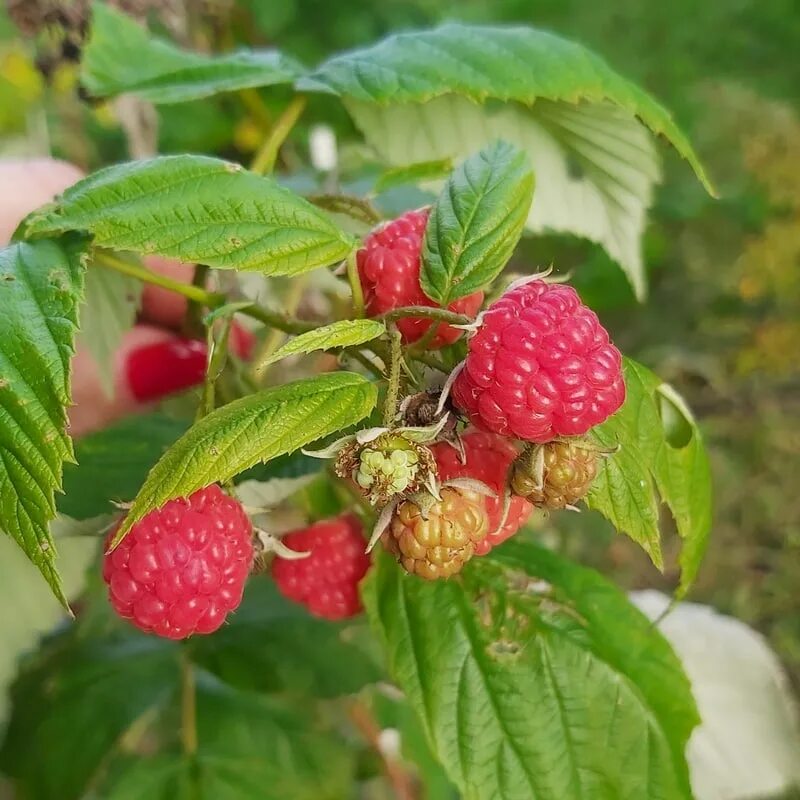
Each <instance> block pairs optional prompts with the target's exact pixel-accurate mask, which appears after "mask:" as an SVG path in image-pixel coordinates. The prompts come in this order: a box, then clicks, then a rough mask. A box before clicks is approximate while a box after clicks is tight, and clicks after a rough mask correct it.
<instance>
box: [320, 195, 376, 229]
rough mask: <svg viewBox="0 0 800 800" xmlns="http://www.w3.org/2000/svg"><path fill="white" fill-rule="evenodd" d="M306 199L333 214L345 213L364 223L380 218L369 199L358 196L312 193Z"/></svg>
mask: <svg viewBox="0 0 800 800" xmlns="http://www.w3.org/2000/svg"><path fill="white" fill-rule="evenodd" d="M306 200H308V202H309V203H313V204H314V205H315V206H319V207H320V208H324V209H325V210H326V211H332V212H333V213H334V214H347V216H348V217H352V218H353V219H357V220H358V221H359V222H363V223H365V224H366V225H370V226H372V225H377V224H378V223H379V222H380V221H381V219H382V217H381V214H380V211H378V209H377V208H375V206H374V205H372V203H370V202H369V200H362V199H361V198H360V197H352V196H351V195H348V194H312V195H309V196H308V197H307V198H306Z"/></svg>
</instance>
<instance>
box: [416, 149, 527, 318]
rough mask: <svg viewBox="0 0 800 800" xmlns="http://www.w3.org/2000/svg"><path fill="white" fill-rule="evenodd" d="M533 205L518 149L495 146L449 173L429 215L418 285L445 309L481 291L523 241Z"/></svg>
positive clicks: (521, 156) (525, 171) (498, 272)
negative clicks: (523, 231) (521, 239)
mask: <svg viewBox="0 0 800 800" xmlns="http://www.w3.org/2000/svg"><path fill="white" fill-rule="evenodd" d="M532 199H533V172H531V168H530V165H529V164H528V159H527V158H526V156H525V153H523V152H522V151H521V150H519V149H518V148H516V147H514V146H513V145H510V144H508V143H507V142H502V141H496V142H493V143H492V144H490V145H489V146H487V147H485V148H484V149H483V150H481V151H480V152H479V153H477V154H476V155H474V156H471V157H470V158H468V159H466V161H464V163H463V164H461V166H460V167H459V168H458V169H457V170H455V171H454V172H453V174H452V175H451V176H450V178H449V179H448V181H447V183H446V184H445V186H444V189H442V193H441V194H440V195H439V198H438V200H437V201H436V203H435V204H434V205H433V208H432V209H431V213H430V216H429V217H428V225H427V227H426V229H425V239H424V242H423V250H422V272H421V275H420V283H421V284H422V289H423V291H424V292H425V294H426V295H428V297H430V298H431V300H435V301H436V302H437V303H438V304H439V305H442V306H447V305H449V304H450V303H452V302H453V301H454V300H458V299H459V298H460V297H465V296H466V295H468V294H472V292H476V291H478V290H479V289H485V288H486V287H487V286H489V285H490V284H491V283H492V281H493V280H494V279H495V278H496V277H497V276H498V275H499V274H500V273H501V272H502V270H503V267H505V265H506V262H507V261H508V259H509V258H511V254H512V253H513V252H514V248H515V247H516V245H517V242H518V241H519V238H520V236H521V235H522V229H523V227H524V225H525V220H526V219H527V216H528V211H529V210H530V207H531V200H532Z"/></svg>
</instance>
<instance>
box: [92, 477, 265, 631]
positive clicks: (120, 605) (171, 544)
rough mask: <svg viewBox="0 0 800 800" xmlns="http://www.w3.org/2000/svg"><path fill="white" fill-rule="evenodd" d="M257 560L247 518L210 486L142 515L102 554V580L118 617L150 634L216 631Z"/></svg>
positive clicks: (229, 499)
mask: <svg viewBox="0 0 800 800" xmlns="http://www.w3.org/2000/svg"><path fill="white" fill-rule="evenodd" d="M114 533H116V530H114V531H112V533H111V534H110V535H109V540H108V541H109V542H110V541H111V539H113V537H114ZM252 562H253V542H252V526H251V524H250V520H249V519H248V517H247V515H246V514H245V512H244V509H243V508H242V506H241V505H240V504H239V503H238V502H237V501H236V500H234V499H233V498H232V497H229V496H228V495H226V494H225V493H224V492H223V491H222V490H221V489H220V487H219V486H217V485H212V486H208V487H206V488H205V489H201V490H200V491H198V492H195V493H194V494H193V495H192V496H191V497H190V498H188V499H181V500H171V501H170V502H168V503H167V504H166V505H165V506H163V508H160V509H158V510H156V511H151V512H150V513H149V514H147V516H145V517H144V518H143V519H142V520H141V521H139V522H137V523H136V524H135V525H134V526H133V528H131V531H130V533H129V534H128V535H127V536H126V537H125V538H124V539H123V540H122V541H121V542H120V543H119V545H118V546H117V547H116V548H115V549H114V550H113V551H112V552H111V553H107V554H106V555H105V557H104V560H103V579H104V580H105V582H106V584H107V585H108V588H109V598H110V600H111V605H112V606H113V607H114V609H115V611H116V612H117V613H118V614H119V615H120V616H121V617H123V618H124V619H128V620H130V621H131V622H132V623H133V624H134V625H135V626H136V627H137V628H140V629H141V630H143V631H145V632H146V633H155V634H157V635H158V636H164V637H167V638H169V639H185V638H186V637H187V636H191V635H192V634H193V633H212V632H213V631H215V630H217V628H219V627H220V625H222V623H223V622H224V621H225V617H226V616H227V615H228V613H229V612H231V611H233V610H234V609H235V608H237V607H238V605H239V603H240V602H241V600H242V592H243V591H244V585H245V582H246V581H247V576H248V575H249V573H250V567H251V566H252Z"/></svg>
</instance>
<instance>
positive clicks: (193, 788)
mask: <svg viewBox="0 0 800 800" xmlns="http://www.w3.org/2000/svg"><path fill="white" fill-rule="evenodd" d="M197 733H198V740H199V747H198V751H197V756H196V758H195V759H194V760H192V759H190V758H188V757H186V756H185V755H183V754H181V753H171V754H161V755H157V756H154V757H151V758H144V759H136V760H134V759H131V758H128V759H126V760H125V761H124V762H123V764H122V765H120V766H119V767H118V770H117V774H116V775H115V776H114V777H113V778H112V780H111V781H110V783H109V785H108V786H106V787H104V791H103V794H102V797H103V798H107V800H154V798H155V800H158V798H163V800H172V799H173V798H176V797H177V798H192V800H244V799H246V798H253V800H255V798H258V800H341V798H344V797H349V796H350V794H351V790H352V786H353V781H354V772H355V770H354V760H353V756H352V753H351V752H349V751H348V750H347V749H346V747H345V746H344V744H343V743H342V741H341V739H337V738H334V737H333V736H325V735H320V734H319V733H317V732H316V731H315V730H314V728H313V720H309V719H307V718H306V717H304V716H302V715H301V714H300V713H298V711H297V710H296V709H289V708H287V707H286V706H285V705H284V704H280V703H277V702H275V701H273V700H270V699H267V698H264V697H259V696H258V695H254V694H247V693H244V692H237V691H235V690H232V689H230V688H228V687H225V686H222V685H220V684H216V683H213V682H211V681H208V680H203V681H202V682H201V683H200V684H199V686H198V692H197Z"/></svg>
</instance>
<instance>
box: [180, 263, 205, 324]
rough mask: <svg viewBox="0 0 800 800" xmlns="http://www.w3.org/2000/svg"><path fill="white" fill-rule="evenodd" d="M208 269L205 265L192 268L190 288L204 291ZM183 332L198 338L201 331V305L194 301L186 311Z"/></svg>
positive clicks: (191, 301)
mask: <svg viewBox="0 0 800 800" xmlns="http://www.w3.org/2000/svg"><path fill="white" fill-rule="evenodd" d="M208 273H209V267H208V266H206V265H205V264H197V265H195V268H194V276H193V277H192V286H195V287H197V288H199V289H203V290H205V288H206V281H207V280H208ZM183 327H184V330H185V331H186V333H187V334H188V335H189V336H199V335H201V334H202V331H203V304H202V303H198V302H197V301H196V300H190V301H189V308H188V309H187V310H186V319H185V321H184V324H183Z"/></svg>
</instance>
